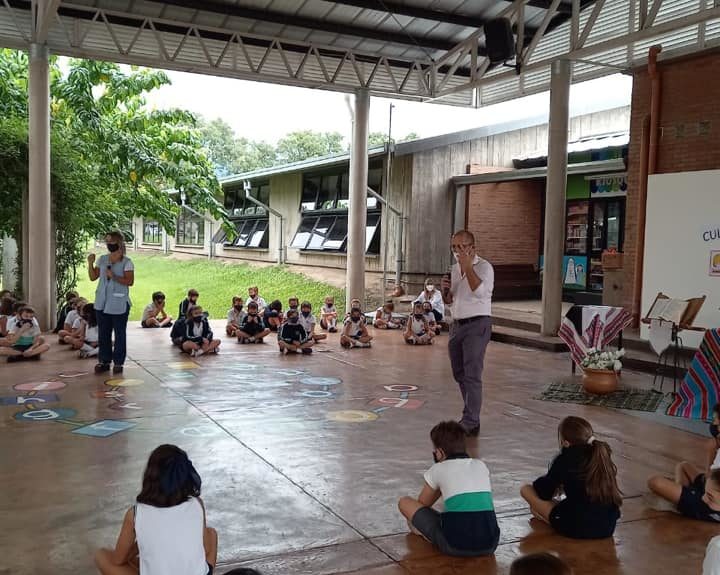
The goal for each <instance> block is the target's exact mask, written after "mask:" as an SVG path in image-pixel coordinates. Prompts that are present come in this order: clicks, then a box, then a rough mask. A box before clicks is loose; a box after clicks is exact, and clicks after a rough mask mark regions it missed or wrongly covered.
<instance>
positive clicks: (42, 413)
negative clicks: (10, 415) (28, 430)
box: [15, 407, 77, 421]
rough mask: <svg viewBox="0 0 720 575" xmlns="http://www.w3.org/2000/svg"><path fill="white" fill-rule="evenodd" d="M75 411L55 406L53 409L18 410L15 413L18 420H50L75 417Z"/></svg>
mask: <svg viewBox="0 0 720 575" xmlns="http://www.w3.org/2000/svg"><path fill="white" fill-rule="evenodd" d="M76 414H77V411H75V410H74V409H67V408H65V407H56V408H54V409H32V410H30V411H20V412H18V413H16V414H15V419H17V420H18V421H52V420H54V419H69V418H71V417H75V415H76Z"/></svg>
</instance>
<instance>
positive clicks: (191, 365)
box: [165, 361, 200, 369]
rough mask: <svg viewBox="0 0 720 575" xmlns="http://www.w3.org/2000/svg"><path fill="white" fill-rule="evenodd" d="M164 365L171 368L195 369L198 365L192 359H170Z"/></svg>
mask: <svg viewBox="0 0 720 575" xmlns="http://www.w3.org/2000/svg"><path fill="white" fill-rule="evenodd" d="M165 365H167V366H168V367H169V368H171V369H197V368H198V367H200V366H199V365H198V364H197V363H195V362H194V361H172V362H170V363H166V364H165Z"/></svg>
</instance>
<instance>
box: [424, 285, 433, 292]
mask: <svg viewBox="0 0 720 575" xmlns="http://www.w3.org/2000/svg"><path fill="white" fill-rule="evenodd" d="M425 289H426V290H428V291H433V290H434V289H435V286H434V285H433V284H428V285H426V286H425Z"/></svg>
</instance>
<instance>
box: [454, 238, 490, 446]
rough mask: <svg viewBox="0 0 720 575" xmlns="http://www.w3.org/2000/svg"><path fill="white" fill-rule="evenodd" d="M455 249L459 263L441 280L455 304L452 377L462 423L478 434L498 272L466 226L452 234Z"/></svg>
mask: <svg viewBox="0 0 720 575" xmlns="http://www.w3.org/2000/svg"><path fill="white" fill-rule="evenodd" d="M452 251H453V254H454V256H455V260H456V262H457V263H455V264H454V265H453V266H452V270H451V273H450V274H449V275H450V277H448V276H447V275H446V276H445V277H443V279H442V284H441V285H442V296H443V301H444V302H445V303H446V304H448V305H450V306H452V308H451V309H452V317H453V324H452V326H451V328H450V340H449V342H448V351H449V352H450V365H451V366H452V371H453V377H454V378H455V381H457V382H458V385H459V386H460V393H461V394H462V397H463V401H464V402H465V408H464V409H463V415H462V419H461V420H460V425H462V426H463V428H464V429H465V433H467V434H468V435H471V436H477V435H478V434H479V433H480V408H481V407H482V370H483V362H484V359H485V348H486V347H487V344H488V342H489V341H490V335H491V333H492V319H491V316H490V313H491V312H490V301H491V298H492V292H493V283H494V279H495V273H494V271H493V267H492V265H490V262H488V261H487V260H484V259H482V258H481V257H479V256H478V255H477V254H476V253H475V237H474V236H473V235H472V234H471V233H470V232H468V231H467V230H461V231H459V232H457V233H456V234H455V235H453V237H452Z"/></svg>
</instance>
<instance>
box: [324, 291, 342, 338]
mask: <svg viewBox="0 0 720 575" xmlns="http://www.w3.org/2000/svg"><path fill="white" fill-rule="evenodd" d="M337 319H338V312H337V309H336V308H335V298H333V297H331V296H328V297H326V298H325V305H323V306H322V308H320V327H321V328H323V329H324V330H327V331H329V332H330V333H335V332H336V331H337Z"/></svg>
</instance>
